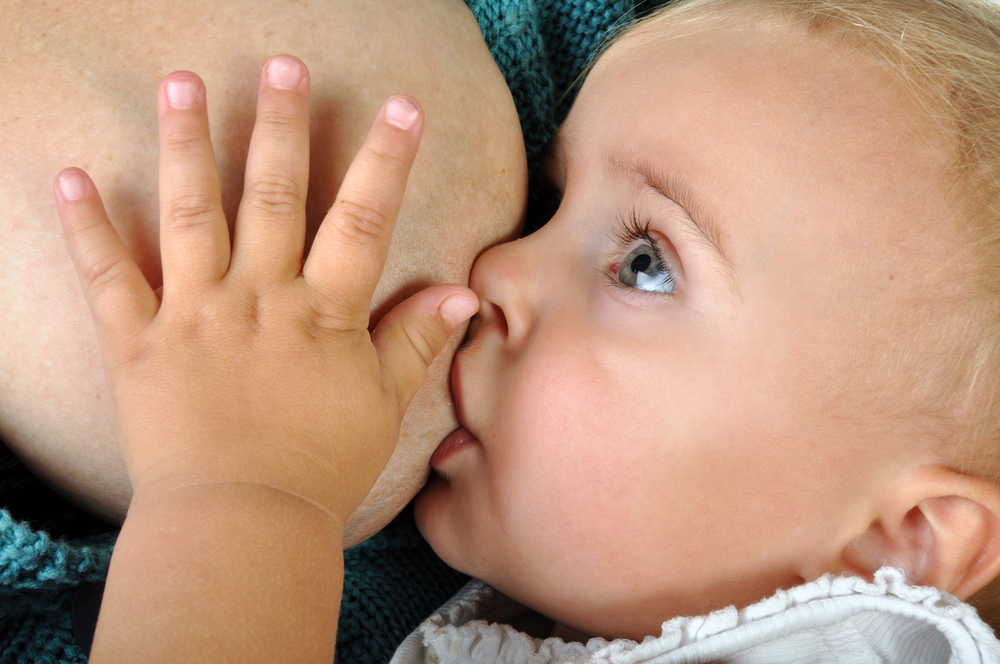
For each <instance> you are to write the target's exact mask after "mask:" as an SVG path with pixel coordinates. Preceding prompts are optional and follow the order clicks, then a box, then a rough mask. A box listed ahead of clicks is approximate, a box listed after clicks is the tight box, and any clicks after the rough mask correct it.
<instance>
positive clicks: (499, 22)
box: [0, 0, 635, 664]
mask: <svg viewBox="0 0 1000 664" xmlns="http://www.w3.org/2000/svg"><path fill="white" fill-rule="evenodd" d="M467 3H468V5H469V8H470V9H471V10H472V12H473V14H475V16H476V18H477V19H478V21H479V25H480V28H481V29H482V31H483V36H484V37H485V40H486V44H487V46H488V47H489V49H490V52H491V53H492V55H493V57H494V59H495V60H496V62H497V65H498V66H499V68H500V71H501V72H502V73H503V75H504V78H505V79H506V81H507V84H508V85H509V86H510V89H511V94H512V96H513V98H514V103H515V104H516V106H517V110H518V116H519V118H520V121H521V129H522V132H523V134H524V140H525V147H526V150H527V154H528V165H529V174H531V176H532V179H533V176H534V174H535V173H536V172H537V170H538V161H539V158H540V156H541V154H542V150H543V149H544V147H545V145H546V143H547V142H548V141H549V139H550V138H551V137H552V134H553V133H554V132H555V129H556V127H557V126H558V123H559V122H561V121H562V119H563V118H564V117H565V115H566V113H567V112H568V109H569V104H570V103H571V101H572V97H573V95H574V94H575V88H574V81H575V80H576V79H577V77H578V76H579V75H580V74H581V73H582V72H583V70H584V68H585V67H586V65H587V64H588V62H589V60H590V58H591V56H592V54H593V53H594V52H595V49H597V48H598V47H599V46H600V44H601V42H602V40H603V39H604V38H605V37H606V35H608V34H609V31H610V30H611V29H613V28H614V26H615V25H617V24H619V22H620V21H622V20H627V19H628V18H630V17H631V16H632V11H633V7H634V5H635V2H634V0H534V1H533V0H467ZM530 207H531V203H530V201H529V208H530ZM543 221H544V220H543ZM16 473H22V474H23V475H24V476H27V471H25V470H23V469H19V470H17V471H16ZM16 473H8V479H9V477H11V476H13V475H16ZM20 483H21V478H20V477H15V481H14V482H13V483H8V486H7V487H5V486H4V483H3V482H0V505H8V506H9V507H10V508H11V510H12V511H13V512H14V513H15V514H17V515H19V516H22V515H23V516H22V518H24V516H28V514H27V511H28V510H30V509H32V508H31V507H26V508H25V509H24V510H23V511H22V510H18V509H17V507H18V506H17V505H15V503H14V502H12V501H11V500H9V498H10V491H9V490H8V489H9V487H13V486H15V485H17V484H20ZM31 483H32V484H33V490H36V491H41V490H43V488H39V487H38V486H37V484H38V483H37V481H35V480H31ZM51 501H52V503H51V504H53V505H56V504H58V505H59V507H57V508H55V509H54V511H55V512H58V513H54V514H45V515H44V516H43V518H36V517H35V516H34V515H31V518H32V520H34V521H35V522H37V523H41V524H55V525H56V528H58V529H59V530H60V531H61V532H64V533H68V536H67V537H65V538H52V537H50V536H49V535H47V534H46V533H45V532H43V531H40V530H35V529H33V528H32V527H31V525H29V523H28V522H26V521H18V520H16V519H15V518H12V517H11V514H10V513H9V512H7V511H0V664H7V663H15V662H16V663H18V664H22V663H23V664H27V663H29V662H43V663H52V664H56V663H58V664H68V663H73V664H76V663H78V662H79V663H82V662H86V661H87V658H86V656H85V655H84V654H83V652H82V651H81V649H80V648H79V646H78V645H77V644H76V641H75V639H74V637H73V631H72V626H71V622H70V607H71V606H72V601H73V597H74V593H75V591H76V588H77V587H78V586H79V584H80V583H82V582H84V581H100V580H103V579H104V577H105V576H106V574H107V568H108V563H109V561H110V557H111V551H112V548H113V546H114V541H115V538H116V536H117V534H116V533H100V532H97V531H99V528H98V529H94V528H91V527H87V528H83V529H82V532H86V533H91V534H89V535H88V536H84V537H78V536H74V535H76V534H78V533H77V532H76V531H74V525H75V524H77V523H80V522H86V521H87V520H88V519H89V517H87V516H86V515H84V514H83V513H81V512H79V511H78V510H76V509H75V508H73V507H72V506H69V505H68V504H65V503H62V502H58V499H56V498H54V497H53V498H51ZM50 511H52V510H50ZM94 533H96V534H94ZM344 558H345V560H344V594H343V601H342V604H341V613H340V625H339V629H338V634H337V662H338V664H382V663H385V662H388V661H389V659H390V657H391V656H392V653H393V651H394V650H395V648H396V646H397V645H398V644H399V643H400V642H401V641H402V640H403V638H404V637H405V636H406V635H407V634H409V633H410V632H411V631H413V629H415V628H416V626H417V625H419V624H420V622H422V621H423V620H424V618H426V617H427V616H428V615H430V614H431V613H432V612H433V611H434V610H435V609H436V608H437V607H438V606H439V605H441V604H442V603H443V602H444V601H445V600H446V599H448V598H449V597H450V596H452V595H453V594H454V593H455V592H457V591H458V590H459V589H460V588H461V587H462V586H463V585H464V583H465V581H466V577H465V576H464V575H461V574H459V573H457V572H455V571H454V570H451V569H449V568H448V567H447V566H446V565H444V563H442V562H441V561H440V560H439V559H438V558H437V557H436V556H435V555H434V553H433V551H432V550H431V549H430V547H429V546H428V545H427V543H426V542H424V541H423V539H422V538H421V537H420V535H419V533H418V532H417V530H416V527H415V526H414V525H413V517H412V513H411V512H410V511H408V510H407V511H404V512H403V514H401V515H400V516H399V517H397V519H396V520H395V521H393V523H392V524H390V525H389V527H388V528H387V529H386V530H384V531H383V532H382V533H379V534H378V535H376V536H375V537H373V538H371V539H370V540H368V541H367V542H365V543H363V544H360V545H358V546H357V547H354V548H352V549H350V550H348V551H346V552H345V554H344Z"/></svg>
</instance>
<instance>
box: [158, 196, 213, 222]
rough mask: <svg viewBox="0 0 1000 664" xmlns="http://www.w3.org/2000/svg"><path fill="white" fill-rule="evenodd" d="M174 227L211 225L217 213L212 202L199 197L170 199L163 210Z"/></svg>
mask: <svg viewBox="0 0 1000 664" xmlns="http://www.w3.org/2000/svg"><path fill="white" fill-rule="evenodd" d="M164 213H165V216H166V218H167V219H170V220H171V223H172V224H173V225H174V226H181V227H183V226H201V225H202V224H207V223H213V222H215V221H216V219H217V218H218V216H219V211H218V210H217V208H216V206H215V205H214V204H213V202H212V201H210V200H207V199H206V198H205V197H204V196H201V195H189V196H180V197H175V198H173V199H171V200H170V201H169V202H168V203H167V205H166V209H165V210H164Z"/></svg>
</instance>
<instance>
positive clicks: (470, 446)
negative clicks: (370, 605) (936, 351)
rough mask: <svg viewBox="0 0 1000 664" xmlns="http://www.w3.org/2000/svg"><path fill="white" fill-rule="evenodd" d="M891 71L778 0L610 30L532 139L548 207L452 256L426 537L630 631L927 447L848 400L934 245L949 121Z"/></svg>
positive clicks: (870, 399)
mask: <svg viewBox="0 0 1000 664" xmlns="http://www.w3.org/2000/svg"><path fill="white" fill-rule="evenodd" d="M907 99H908V97H906V95H905V94H903V93H902V92H901V91H900V89H899V87H898V86H897V85H896V84H895V83H894V82H893V80H892V79H891V78H889V77H888V76H887V75H886V74H885V73H884V72H881V71H880V70H879V69H878V68H877V66H876V65H874V64H872V63H870V62H869V61H868V60H867V59H865V58H864V57H863V56H860V55H857V54H852V53H851V52H850V51H848V50H847V49H846V47H844V46H838V45H835V44H833V43H832V42H831V41H830V40H828V38H826V37H821V36H808V35H806V34H804V32H803V31H801V30H799V29H798V28H795V27H792V26H790V25H788V24H786V23H784V22H782V21H768V22H764V21H761V22H756V23H755V22H749V21H748V22H744V23H742V24H737V23H732V24H723V23H717V24H714V25H713V26H705V25H702V26H701V29H699V30H696V31H692V32H691V33H690V34H686V35H685V34H681V33H680V32H675V33H670V32H668V31H667V32H665V31H664V30H663V29H658V30H656V31H654V32H653V33H651V34H631V35H629V36H627V37H626V38H625V39H623V40H622V41H620V42H618V43H617V44H616V45H615V46H614V47H613V48H612V49H610V51H609V52H608V53H607V54H605V55H604V56H603V57H602V58H601V60H600V61H599V62H598V64H597V66H596V67H595V68H594V70H593V72H592V73H591V74H590V76H589V78H588V80H587V82H586V84H585V85H584V87H583V89H582V91H581V93H580V95H579V98H578V100H577V102H576V104H575V106H574V107H573V109H572V112H571V113H570V116H569V118H568V119H567V121H566V123H565V125H564V126H563V127H562V129H561V130H560V134H559V139H560V140H559V141H558V149H556V150H555V151H554V156H553V158H552V159H551V160H550V163H549V164H548V167H547V168H548V169H549V172H550V174H551V176H552V179H553V181H554V183H555V185H556V187H557V188H558V189H559V190H560V191H562V193H563V198H562V202H561V205H560V207H559V209H558V212H557V213H556V214H555V216H554V218H553V219H552V220H551V221H550V222H549V223H548V224H547V225H546V226H545V227H543V228H542V229H541V230H540V231H538V232H537V233H535V234H533V235H531V236H529V237H527V238H524V239H521V240H518V241H515V242H512V243H508V244H504V245H500V246H497V247H495V248H493V249H491V250H489V251H488V252H486V253H485V254H483V255H482V256H481V257H480V258H479V259H478V261H477V262H476V264H475V266H474V268H473V272H472V279H471V285H472V287H473V288H474V289H475V291H476V292H477V293H478V294H479V296H480V298H481V299H482V309H481V311H480V314H479V315H478V316H477V318H476V319H475V320H474V321H473V323H472V327H471V329H470V334H469V339H470V340H471V343H469V345H468V346H467V347H466V348H465V349H464V350H462V351H460V352H459V354H458V356H457V359H456V361H455V365H454V368H453V373H452V389H453V391H454V394H455V398H456V403H457V404H458V409H459V416H460V419H461V422H462V423H463V426H464V427H465V429H467V430H468V432H471V433H470V434H463V433H461V431H460V432H459V434H457V437H456V438H453V439H451V442H456V441H457V442H461V441H463V440H464V441H466V442H467V444H465V445H461V446H457V447H450V446H449V445H447V442H446V444H444V445H442V447H441V448H439V452H438V454H437V455H436V457H435V459H434V460H433V461H432V464H433V465H435V467H436V468H437V470H438V473H439V474H440V475H441V477H439V478H436V479H433V480H432V481H431V483H430V484H429V485H428V487H427V488H426V489H425V491H424V493H423V494H421V496H420V497H419V498H418V505H417V518H418V523H419V525H420V528H421V530H422V532H423V533H424V534H425V536H426V537H427V538H428V539H429V541H430V542H431V544H432V545H433V546H434V548H435V550H436V551H437V552H438V553H439V554H440V555H441V556H442V557H443V558H444V559H445V560H446V561H447V562H448V563H450V564H451V565H453V566H455V567H457V568H458V569H461V570H463V571H465V572H468V573H470V574H473V575H476V576H479V577H480V578H482V579H484V580H486V581H488V582H489V583H491V584H493V585H494V586H496V587H498V588H499V589H501V590H503V591H504V592H505V593H507V594H509V595H511V596H513V597H515V598H516V599H518V600H520V601H522V602H524V603H526V604H528V605H529V606H532V607H533V608H536V609H537V610H539V611H541V612H542V613H545V614H547V615H549V616H550V617H552V618H555V619H557V620H560V621H562V622H564V623H566V624H568V625H571V626H573V627H576V628H577V629H580V630H581V631H584V632H586V633H590V634H601V635H605V636H631V637H634V638H641V637H642V635H645V634H650V633H653V632H654V631H656V632H658V629H659V624H660V622H661V621H662V620H664V619H666V618H669V617H671V616H674V615H678V614H698V613H701V612H704V611H706V610H710V609H714V608H717V607H720V606H725V605H727V604H730V603H736V604H738V605H739V604H745V603H749V602H752V601H755V600H757V599H759V598H761V597H763V596H765V595H766V594H767V593H769V592H771V591H773V589H775V588H776V587H779V586H785V585H791V584H795V583H799V582H801V580H802V579H803V578H809V577H815V576H818V575H819V574H822V573H824V572H826V571H838V570H837V567H838V565H842V562H841V559H840V552H841V551H842V550H843V547H844V546H845V545H846V544H847V543H848V542H849V541H850V540H852V539H853V538H854V537H856V536H857V535H859V534H860V533H861V532H863V531H864V530H865V528H866V527H867V526H868V524H870V523H871V521H872V518H873V517H872V507H871V501H872V496H871V491H870V487H871V486H873V485H878V477H879V474H884V473H888V472H892V471H893V470H895V466H894V464H896V463H897V461H896V460H897V459H898V458H899V456H900V454H901V451H902V450H904V449H905V450H908V453H909V454H913V455H930V452H929V451H927V450H926V449H925V448H923V447H920V445H919V444H918V443H917V442H915V441H913V440H909V439H908V438H907V436H906V435H905V433H904V432H903V431H902V426H895V425H893V424H891V423H890V424H887V425H886V426H878V427H876V426H873V425H872V422H874V421H880V420H879V417H880V410H879V408H880V404H882V403H883V402H884V400H881V399H880V397H881V396H882V395H885V394H902V393H904V392H905V393H906V394H911V393H913V394H918V393H920V391H921V389H923V387H924V386H921V385H914V384H912V383H913V381H914V379H913V372H907V371H905V369H906V367H907V366H909V365H908V364H907V362H908V361H909V360H908V359H907V358H909V357H911V356H912V355H914V353H912V352H908V353H903V352H901V351H903V350H907V351H913V350H917V351H918V353H917V354H919V347H918V346H915V345H914V344H915V343H917V341H915V340H914V339H915V338H920V337H921V334H918V333H915V332H914V331H913V330H914V328H913V324H914V322H915V315H916V314H913V313H911V312H912V311H914V307H913V302H918V301H922V300H924V299H927V298H926V296H927V295H928V293H934V294H937V293H939V292H942V290H944V289H945V286H946V285H947V283H946V282H947V278H946V276H945V275H948V274H949V273H953V270H954V266H946V264H945V262H946V258H945V257H946V256H948V255H949V252H954V245H955V240H953V239H951V237H952V236H953V235H954V232H953V231H952V229H953V224H952V223H950V222H948V221H947V220H948V219H950V218H951V217H949V215H948V213H947V209H948V201H947V200H945V197H944V196H943V195H942V192H943V191H945V187H944V184H943V182H944V180H943V175H942V174H941V173H942V170H943V169H942V165H943V164H944V163H946V160H948V159H950V158H951V152H950V148H949V147H948V146H947V143H946V142H945V140H944V139H940V141H938V139H937V138H934V139H932V138H929V137H930V136H936V134H934V132H933V131H932V129H931V128H929V127H928V126H927V125H926V123H924V120H923V119H922V117H921V116H920V114H919V113H918V112H917V111H916V110H915V106H914V105H913V104H911V103H910V102H909V101H907ZM935 141H938V142H935ZM943 282H944V283H945V285H944V286H942V283H943ZM925 327H926V326H925ZM904 375H905V378H903V377H900V378H898V379H894V376H904ZM918 382H919V381H918ZM886 410H889V408H888V407H887V408H886ZM461 436H465V437H464V438H460V437H461ZM449 448H450V449H451V453H446V451H447V449H449ZM908 458H910V457H908Z"/></svg>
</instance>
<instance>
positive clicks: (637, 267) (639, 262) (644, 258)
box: [629, 254, 653, 273]
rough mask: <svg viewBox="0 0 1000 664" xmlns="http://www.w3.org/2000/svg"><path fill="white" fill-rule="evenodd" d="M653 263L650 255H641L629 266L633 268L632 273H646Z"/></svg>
mask: <svg viewBox="0 0 1000 664" xmlns="http://www.w3.org/2000/svg"><path fill="white" fill-rule="evenodd" d="M652 262H653V259H652V258H650V256H649V254H639V255H638V256H636V257H635V258H633V259H632V264H631V265H629V267H630V268H632V271H633V272H635V273H639V272H645V271H646V270H648V269H649V265H650V263H652Z"/></svg>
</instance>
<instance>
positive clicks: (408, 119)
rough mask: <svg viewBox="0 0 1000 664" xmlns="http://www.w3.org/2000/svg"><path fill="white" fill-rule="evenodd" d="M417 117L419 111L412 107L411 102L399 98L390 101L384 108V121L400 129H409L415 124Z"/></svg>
mask: <svg viewBox="0 0 1000 664" xmlns="http://www.w3.org/2000/svg"><path fill="white" fill-rule="evenodd" d="M419 116H420V111H418V110H417V107H416V106H414V105H413V102H411V101H409V100H407V99H401V98H400V97H396V98H395V99H392V100H390V101H389V103H388V104H387V105H386V107H385V119H386V121H387V122H389V124H392V125H395V126H397V127H399V128H400V129H410V128H411V127H412V126H413V125H415V124H417V118H418V117H419Z"/></svg>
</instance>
